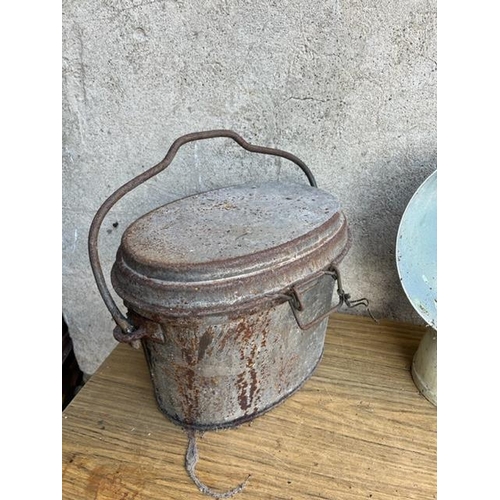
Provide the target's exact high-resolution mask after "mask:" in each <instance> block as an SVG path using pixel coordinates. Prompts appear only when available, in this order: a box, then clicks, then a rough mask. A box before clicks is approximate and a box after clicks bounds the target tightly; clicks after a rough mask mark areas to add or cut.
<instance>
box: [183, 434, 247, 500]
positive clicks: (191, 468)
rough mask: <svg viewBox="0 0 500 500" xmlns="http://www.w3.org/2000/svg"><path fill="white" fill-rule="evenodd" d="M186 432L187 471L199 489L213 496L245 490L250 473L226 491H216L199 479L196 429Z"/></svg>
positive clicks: (234, 493)
mask: <svg viewBox="0 0 500 500" xmlns="http://www.w3.org/2000/svg"><path fill="white" fill-rule="evenodd" d="M186 432H187V435H188V446H187V450H186V464H185V465H186V471H187V473H188V475H189V477H190V478H191V480H192V481H193V482H194V484H196V486H197V487H198V489H199V490H200V491H201V492H202V493H204V494H205V495H209V496H211V497H213V498H231V497H232V496H234V495H236V494H237V493H240V492H241V491H243V488H244V487H245V486H246V484H247V482H248V480H249V479H250V474H249V475H248V477H247V478H246V479H245V480H244V481H243V482H242V483H241V484H239V485H238V486H236V488H233V489H232V490H229V491H226V492H218V491H215V490H213V489H212V488H209V487H208V486H207V485H205V484H203V483H202V482H201V481H200V480H199V479H198V477H197V475H196V464H197V462H198V446H197V444H196V431H194V430H187V431H186Z"/></svg>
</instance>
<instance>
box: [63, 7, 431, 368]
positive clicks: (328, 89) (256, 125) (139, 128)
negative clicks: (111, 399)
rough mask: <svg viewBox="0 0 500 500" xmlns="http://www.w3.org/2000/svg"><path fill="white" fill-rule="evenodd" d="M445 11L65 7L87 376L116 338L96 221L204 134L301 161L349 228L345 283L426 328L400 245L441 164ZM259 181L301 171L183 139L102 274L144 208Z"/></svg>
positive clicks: (67, 245)
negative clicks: (439, 32)
mask: <svg viewBox="0 0 500 500" xmlns="http://www.w3.org/2000/svg"><path fill="white" fill-rule="evenodd" d="M435 11H436V6H435V3H434V2H433V1H427V0H408V1H404V2H403V1H391V0H377V1H375V0H349V1H348V2H347V1H346V2H343V1H340V0H336V1H335V0H334V1H325V0H316V1H314V2H312V1H311V2H308V1H304V0H290V1H282V2H278V1H263V0H253V1H243V0H235V1H228V0H207V1H205V2H187V1H183V0H179V1H174V0H163V1H162V0H158V1H154V0H153V1H147V0H144V1H142V2H139V1H137V0H99V1H97V0H83V1H82V0H66V1H64V2H63V56H64V60H63V130H64V136H63V189H64V192H63V313H64V315H65V317H66V320H67V322H68V325H69V329H70V332H71V335H72V338H73V341H74V345H75V350H76V355H77V358H78V361H79V363H80V365H81V367H82V369H83V370H84V371H85V372H87V373H93V372H94V371H95V369H96V368H97V367H98V366H99V364H100V363H101V362H102V361H103V360H104V358H105V357H106V355H107V354H108V353H109V352H110V350H111V349H112V348H113V346H114V345H115V343H114V340H112V333H111V332H112V328H113V322H112V320H111V318H110V315H109V313H108V312H107V310H106V309H105V307H104V304H103V303H102V301H101V299H100V296H99V295H98V292H97V288H96V286H95V284H94V280H93V277H92V275H91V271H90V266H89V261H88V255H87V235H88V228H89V226H90V222H91V220H92V217H93V215H94V214H95V212H96V210H97V209H98V208H99V206H100V204H101V203H102V202H103V201H104V199H105V198H106V197H107V196H108V195H109V194H111V192H113V191H114V190H115V189H116V188H117V187H119V186H120V185H122V184H123V183H125V182H126V181H127V180H129V179H130V178H132V177H134V176H136V175H138V174H139V173H140V172H142V171H143V170H145V169H146V168H148V167H150V166H152V165H153V164H155V163H157V162H158V161H159V160H160V159H162V158H163V156H164V155H165V153H166V151H167V149H168V147H169V146H170V144H171V143H172V142H173V141H174V140H175V139H176V138H177V137H179V136H180V135H183V134H185V133H189V132H194V131H198V130H208V129H214V128H229V129H233V130H235V131H236V132H238V133H239V134H241V135H242V136H243V137H244V138H245V139H246V140H248V141H250V142H252V143H255V144H260V145H266V146H274V147H278V148H280V149H285V150H287V151H290V152H292V153H294V154H296V155H297V156H299V157H300V158H301V159H303V160H304V161H305V162H306V164H307V165H308V166H309V167H310V168H311V170H312V171H313V172H314V174H315V176H316V179H317V181H318V185H319V187H321V188H322V189H325V190H326V191H329V192H331V193H334V194H335V195H337V196H338V198H339V199H340V200H341V202H342V204H343V207H344V211H345V213H346V215H347V217H348V219H349V221H350V224H351V228H352V233H353V237H354V241H353V247H352V249H351V252H350V253H349V255H348V257H347V258H346V259H345V261H344V263H343V266H342V268H343V271H344V285H345V288H346V289H347V290H348V291H350V292H351V294H352V296H353V298H356V297H360V296H368V297H369V298H370V300H371V303H372V308H373V312H374V313H375V314H376V315H378V316H384V317H389V318H394V319H400V320H407V321H412V322H420V319H419V317H418V316H417V315H416V313H414V311H413V309H412V307H411V305H410V304H409V302H408V301H407V299H406V297H405V295H404V293H403V291H402V288H401V287H400V284H399V280H398V276H397V271H396V265H395V260H394V253H395V240H396V233H397V229H398V225H399V222H400V219H401V215H402V213H403V211H404V208H405V206H406V204H407V203H408V201H409V199H410V198H411V196H412V194H413V192H414V191H415V190H416V189H417V187H418V186H419V185H420V183H421V182H422V181H423V180H424V179H425V178H426V177H427V176H428V175H429V174H430V173H431V172H432V171H433V170H434V169H435V168H436V120H435V118H436V117H435V113H436V101H435V99H436V12H435ZM255 178H260V179H261V178H268V179H275V178H280V179H296V180H298V179H301V176H300V175H299V174H298V173H297V170H296V168H295V167H294V165H293V164H291V163H289V162H287V161H285V160H277V159H270V160H265V159H264V158H263V157H262V156H260V155H251V154H249V153H245V152H244V151H243V150H241V149H239V148H238V146H237V145H236V144H235V143H233V142H232V141H230V140H227V139H217V140H214V141H211V142H202V143H197V144H191V145H188V146H185V147H184V148H183V149H182V150H181V152H180V153H179V155H178V157H177V158H176V160H175V161H174V163H173V164H172V166H171V168H170V169H169V170H168V171H166V172H164V173H163V174H161V175H160V176H159V177H157V178H155V179H153V180H150V181H149V182H148V183H147V184H146V185H143V186H141V187H140V188H138V189H137V190H136V191H135V192H133V193H132V194H130V195H128V196H127V197H126V198H124V199H123V200H122V201H121V202H120V203H119V204H118V205H117V207H116V208H115V209H113V210H112V212H111V213H110V214H109V216H108V218H107V219H106V220H105V222H104V225H103V229H102V236H101V239H100V244H101V253H102V260H103V267H104V269H105V272H106V274H107V275H109V270H110V267H111V264H112V262H113V260H114V254H115V251H116V249H117V247H118V244H119V240H120V236H121V233H122V231H123V229H124V228H125V227H126V226H127V225H128V224H129V223H130V222H131V221H132V220H134V219H135V218H136V217H138V216H139V215H141V214H143V213H144V212H145V211H147V210H150V209H152V208H154V207H156V206H158V205H160V204H163V203H166V202H167V201H170V200H173V199H176V198H179V197H182V196H185V195H187V194H191V193H195V192H197V191H202V190H207V189H211V188H216V187H219V186H224V185H229V184H235V183H238V182H244V181H246V180H250V179H255ZM119 303H120V304H121V302H119ZM353 312H354V311H353ZM355 312H356V313H362V314H364V312H363V311H361V310H360V311H357V310H356V311H355Z"/></svg>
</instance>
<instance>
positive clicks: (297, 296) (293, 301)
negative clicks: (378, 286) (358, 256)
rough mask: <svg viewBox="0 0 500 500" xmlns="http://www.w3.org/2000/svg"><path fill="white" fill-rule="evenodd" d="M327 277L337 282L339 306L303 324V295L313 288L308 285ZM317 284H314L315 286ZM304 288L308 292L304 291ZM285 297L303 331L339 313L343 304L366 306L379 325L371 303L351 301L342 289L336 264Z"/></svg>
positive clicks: (293, 289) (351, 306)
mask: <svg viewBox="0 0 500 500" xmlns="http://www.w3.org/2000/svg"><path fill="white" fill-rule="evenodd" d="M325 275H326V276H331V277H332V278H333V280H334V281H336V282H337V294H338V296H339V301H338V302H337V304H335V305H334V306H332V307H330V309H328V311H326V312H325V313H323V314H322V315H321V316H318V317H317V318H315V319H313V320H312V321H309V322H308V323H303V321H302V319H301V318H300V314H299V313H300V312H302V311H304V309H305V307H304V302H303V300H302V295H303V293H304V291H306V290H309V288H311V287H307V285H310V284H311V283H312V282H316V283H317V282H318V281H319V279H320V278H322V277H323V276H325ZM316 283H314V285H315V284H316ZM314 285H313V286H314ZM304 288H305V289H306V290H304ZM285 295H286V297H287V300H288V301H289V303H290V307H291V309H292V313H293V315H294V317H295V321H297V325H298V326H299V328H300V329H301V330H309V329H310V328H312V327H313V326H316V325H318V324H319V323H321V322H322V321H323V320H325V319H326V318H327V317H328V316H330V314H332V313H333V312H335V311H337V310H338V309H339V308H340V307H341V306H342V305H343V304H345V305H346V306H347V307H349V308H353V307H358V306H365V307H366V309H367V311H368V314H369V315H370V317H371V318H372V319H373V321H375V322H376V323H378V320H376V319H375V318H374V317H373V315H372V313H371V311H370V307H369V304H370V303H369V301H368V299H366V298H362V299H358V300H353V301H351V300H350V298H351V296H350V294H348V293H346V292H345V291H344V289H343V288H342V280H341V278H340V271H339V270H338V268H337V266H335V265H334V264H330V266H329V267H328V269H327V270H325V271H321V272H320V273H319V274H315V275H313V276H311V277H310V278H308V279H307V280H305V281H302V282H301V283H300V284H297V285H294V286H293V287H292V289H291V290H290V292H289V293H287V294H285Z"/></svg>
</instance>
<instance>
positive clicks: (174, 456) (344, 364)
mask: <svg viewBox="0 0 500 500" xmlns="http://www.w3.org/2000/svg"><path fill="white" fill-rule="evenodd" d="M424 332H425V328H424V327H422V326H417V325H410V324H405V323H396V322H388V321H381V322H380V323H379V324H375V323H373V322H372V321H371V320H370V319H368V318H364V317H357V316H352V315H345V314H335V315H332V316H331V318H330V324H329V327H328V331H327V338H326V343H325V353H324V357H323V360H322V361H321V364H320V366H319V367H318V369H317V370H316V372H315V374H314V375H313V377H311V379H309V380H308V381H307V382H306V384H305V385H304V386H303V388H302V389H301V390H299V391H298V392H297V393H296V394H295V395H293V396H292V397H291V398H289V399H287V400H286V401H285V402H284V403H283V404H282V405H280V406H278V407H277V408H275V409H273V410H272V411H270V412H269V413H266V414H264V415H262V416H260V417H258V418H257V419H255V420H254V421H253V422H251V423H247V424H243V425H242V426H240V427H238V428H236V429H230V430H224V431H218V432H207V433H205V434H204V435H203V436H202V437H201V438H200V437H199V438H198V448H199V454H200V460H199V462H198V465H197V474H198V477H199V478H200V479H201V480H202V481H203V482H204V483H205V484H207V485H209V486H210V487H212V488H214V489H216V490H227V489H230V488H233V487H234V486H236V485H237V484H239V483H240V482H242V481H243V480H244V479H245V478H246V477H247V476H248V474H251V476H252V477H251V478H250V480H249V482H248V483H247V485H246V488H245V489H244V490H243V492H241V493H239V494H238V495H236V496H235V497H234V498H235V499H241V500H245V499H266V500H268V499H283V500H285V499H287V500H288V499H293V500H298V499H310V498H313V499H314V498H323V499H335V500H343V499H345V500H354V499H365V498H366V499H372V500H379V499H380V500H386V499H415V500H417V499H418V500H425V499H433V498H436V408H435V407H434V406H432V405H431V403H429V402H428V401H427V400H426V399H425V398H424V397H423V396H421V395H420V393H419V392H418V390H417V388H416V387H415V385H414V384H413V381H412V378H411V374H410V366H411V360H412V356H413V354H414V353H415V351H416V349H417V347H418V343H419V341H420V338H421V337H422V335H423V334H424ZM62 431H63V472H62V484H63V499H64V500H73V499H75V500H76V499H78V500H80V499H82V500H83V499H85V500H160V499H161V500H165V499H176V500H177V499H179V500H180V499H193V500H194V499H207V498H210V497H208V496H206V495H203V494H202V493H200V492H199V491H198V489H197V488H196V486H195V485H194V483H193V482H192V481H191V479H190V478H189V477H188V475H187V473H186V471H185V469H184V456H185V453H186V446H187V436H186V433H185V432H184V431H183V430H182V429H181V428H180V427H178V426H176V425H174V424H173V423H171V422H170V421H169V420H167V419H166V418H165V417H164V416H163V415H162V414H161V413H160V411H159V410H158V409H157V406H156V402H155V399H154V396H153V389H152V385H151V381H150V378H149V373H148V369H147V365H146V361H145V358H144V355H143V353H142V351H140V350H135V349H132V348H131V347H129V346H126V345H119V346H118V347H117V348H116V349H115V350H114V351H113V352H112V354H111V355H110V356H109V357H108V359H107V360H106V361H105V362H104V363H103V365H102V366H101V367H100V368H99V370H98V371H97V373H96V374H95V375H94V376H93V377H92V378H91V379H90V380H89V382H87V384H86V385H85V387H84V388H83V389H82V390H81V391H80V392H79V393H78V395H77V396H76V397H75V399H74V400H73V401H72V402H71V404H70V405H69V406H68V407H67V408H66V410H65V411H64V412H63V420H62Z"/></svg>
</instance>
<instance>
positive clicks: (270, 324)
mask: <svg viewBox="0 0 500 500" xmlns="http://www.w3.org/2000/svg"><path fill="white" fill-rule="evenodd" d="M215 137H228V138H231V139H233V140H235V141H236V142H237V143H238V144H240V145H241V146H242V147H243V148H245V149H247V150H248V151H251V152H258V153H264V154H271V155H275V156H281V157H284V158H287V159H289V160H291V161H292V162H294V163H295V164H296V165H298V166H299V167H300V168H301V169H302V171H303V172H304V173H305V175H306V177H307V179H308V181H309V185H307V184H305V183H304V184H303V185H302V184H291V183H288V184H285V183H278V182H271V183H257V182H256V183H254V184H244V185H238V186H232V187H227V188H222V189H217V190H213V191H208V192H204V193H200V194H197V195H194V196H190V197H186V198H183V199H180V200H177V201H174V202H172V203H169V204H167V205H164V206H162V207H159V208H157V209H155V210H153V211H151V212H149V213H148V214H146V215H144V216H142V217H141V218H139V219H138V220H136V221H135V222H134V223H132V224H131V225H130V226H129V227H128V228H127V229H126V230H125V232H124V234H123V237H122V241H121V244H120V247H119V248H118V252H117V255H116V261H115V264H114V266H113V269H112V272H111V279H112V284H113V287H114V289H115V290H116V292H117V294H118V295H119V296H120V297H121V298H122V299H123V301H124V304H125V306H126V307H127V310H128V314H127V316H126V317H125V316H124V315H123V314H122V313H121V312H120V311H119V309H118V307H117V306H116V304H115V302H114V301H113V299H112V297H111V295H110V293H109V290H108V288H107V287H106V283H105V280H104V276H103V273H102V269H101V266H100V263H99V257H98V252H97V237H98V231H99V228H100V226H101V223H102V221H103V219H104V217H105V215H106V213H107V212H108V211H109V209H110V208H111V207H112V206H113V204H114V203H116V201H118V199H120V198H121V197H122V196H123V195H124V194H126V193H127V192H129V191H130V190H132V189H133V188H134V187H136V186H137V185H139V184H141V183H142V182H144V181H145V180H147V179H149V178H150V177H152V176H153V175H156V174H157V173H159V172H161V171H162V170H164V169H165V168H166V167H167V166H168V165H169V164H170V162H171V161H172V159H173V157H174V156H175V154H176V152H177V150H178V149H179V147H180V146H182V145H183V144H185V143H187V142H191V141H194V140H202V139H209V138H215ZM349 246H350V238H349V230H348V225H347V221H346V218H345V216H344V214H343V213H342V211H341V210H340V205H339V203H338V201H337V199H336V198H335V197H334V196H332V195H331V194H328V193H326V192H324V191H322V190H320V189H318V188H317V187H316V182H315V180H314V177H313V176H312V174H311V172H310V171H309V169H308V168H307V167H306V166H305V165H304V164H303V162H301V161H300V160H299V159H298V158H296V157H295V156H293V155H291V154H290V153H286V152H284V151H280V150H276V149H270V148H260V147H257V146H253V145H251V144H248V143H247V142H246V141H244V140H243V139H242V138H241V137H240V136H238V135H237V134H235V133H234V132H232V131H210V132H201V133H196V134H189V135H187V136H183V137H181V138H180V139H178V140H177V141H176V142H175V143H174V144H173V145H172V147H171V149H170V150H169V152H168V154H167V156H166V157H165V159H164V160H163V161H162V162H161V163H159V164H158V165H156V166H155V167H153V168H151V169H150V170H148V171H146V172H144V173H143V174H142V175H141V176H139V177H138V178H136V179H134V180H132V181H130V182H129V183H127V184H125V185H124V186H122V187H121V188H120V189H118V190H117V191H116V192H115V193H114V194H113V195H111V196H110V198H108V200H106V202H105V203H104V204H103V206H102V207H101V208H100V209H99V211H98V213H97V214H96V216H95V218H94V221H93V223H92V227H91V230H90V235H89V252H90V259H91V264H92V269H93V271H94V275H95V278H96V282H97V284H98V287H99V290H100V292H101V294H102V296H103V299H104V301H105V303H106V305H107V307H108V308H109V310H110V312H111V313H112V315H113V317H114V319H115V321H116V323H117V327H116V329H115V331H114V334H115V338H116V339H117V340H119V341H121V342H129V343H131V344H133V345H135V346H136V347H137V346H138V345H139V343H142V346H143V348H144V352H145V354H146V358H147V360H148V364H149V369H150V373H151V379H152V383H153V387H154V391H155V394H156V399H157V402H158V406H159V408H160V410H161V411H162V412H163V413H164V414H165V415H166V416H167V417H168V418H170V419H171V420H172V421H174V422H176V423H177V424H180V425H182V426H183V427H184V428H188V429H196V430H208V429H218V428H226V427H231V426H235V425H238V424H241V423H243V422H246V421H249V420H251V419H253V418H255V417H256V416H258V415H260V414H262V413H263V412H266V411H268V410H270V409H271V408H273V407H274V406H276V405H277V404H279V403H280V402H282V401H283V400H285V399H286V398H287V397H289V396H290V395H291V394H293V393H294V392H295V391H296V390H298V389H299V388H300V387H301V386H302V384H303V383H304V382H305V381H306V380H307V379H308V378H309V377H310V376H311V375H312V373H313V371H314V369H315V368H316V366H317V365H318V363H319V362H320V360H321V356H322V352H323V347H324V339H325V331H326V326H327V321H328V316H329V314H330V313H331V312H332V311H334V310H336V309H337V308H338V307H340V305H342V304H343V303H347V305H349V306H353V305H358V303H359V302H358V301H357V303H356V304H354V303H351V302H349V296H348V295H347V294H345V293H344V291H343V289H342V285H341V282H340V274H339V270H338V267H337V266H338V265H339V263H340V262H341V260H342V259H343V257H344V256H345V255H346V253H347V251H348V249H349ZM335 287H336V291H337V297H336V298H335V300H334V305H332V296H333V292H334V290H335Z"/></svg>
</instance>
